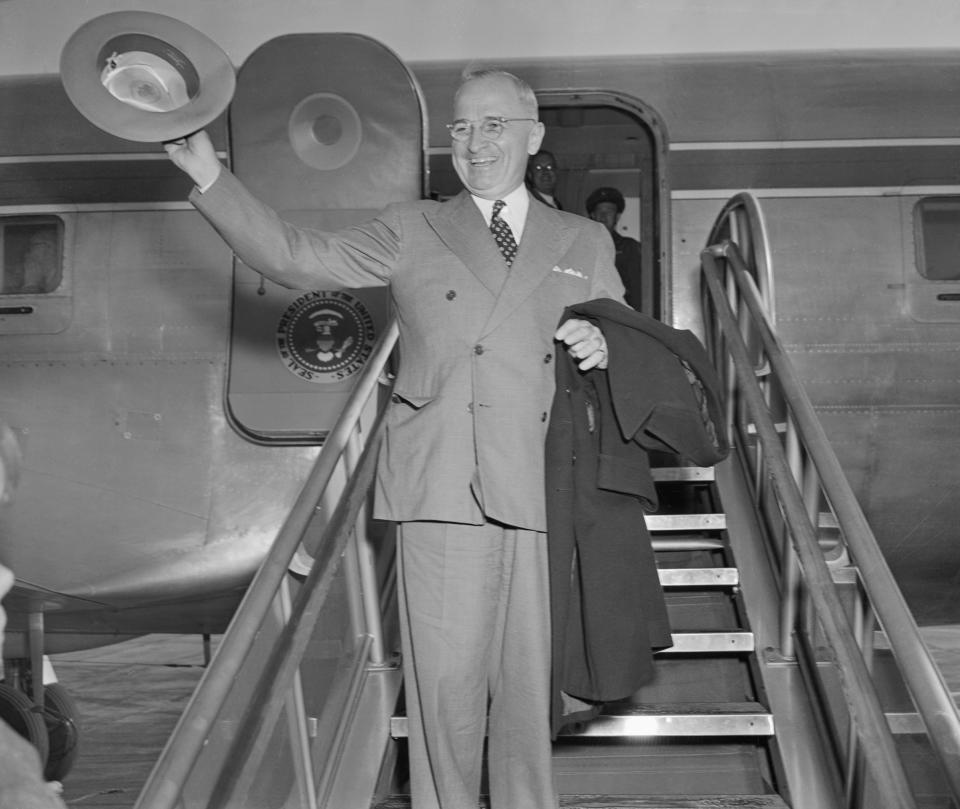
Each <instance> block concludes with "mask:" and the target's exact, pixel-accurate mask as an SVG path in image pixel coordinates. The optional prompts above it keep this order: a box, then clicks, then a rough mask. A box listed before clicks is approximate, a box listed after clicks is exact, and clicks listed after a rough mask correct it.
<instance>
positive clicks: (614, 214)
mask: <svg viewBox="0 0 960 809" xmlns="http://www.w3.org/2000/svg"><path fill="white" fill-rule="evenodd" d="M590 218H591V219H592V220H593V221H594V222H601V223H602V224H604V225H606V226H607V230H609V231H610V232H611V233H612V232H613V229H614V228H615V227H616V226H617V220H619V219H620V211H618V210H617V203H615V202H598V203H597V204H596V205H594V206H593V210H592V211H591V212H590Z"/></svg>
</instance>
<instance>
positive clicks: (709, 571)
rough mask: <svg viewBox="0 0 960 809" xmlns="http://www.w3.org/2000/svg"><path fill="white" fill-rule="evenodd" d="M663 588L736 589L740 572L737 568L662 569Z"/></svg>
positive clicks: (661, 582) (660, 571) (661, 580)
mask: <svg viewBox="0 0 960 809" xmlns="http://www.w3.org/2000/svg"><path fill="white" fill-rule="evenodd" d="M658 572H659V574H660V584H661V585H662V586H663V587H736V586H737V585H738V584H740V571H739V570H737V568H735V567H662V568H660V569H659V571H658Z"/></svg>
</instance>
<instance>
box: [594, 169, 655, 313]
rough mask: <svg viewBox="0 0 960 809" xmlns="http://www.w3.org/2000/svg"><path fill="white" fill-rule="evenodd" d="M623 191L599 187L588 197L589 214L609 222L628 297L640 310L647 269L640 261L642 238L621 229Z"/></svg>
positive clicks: (606, 223) (604, 222)
mask: <svg viewBox="0 0 960 809" xmlns="http://www.w3.org/2000/svg"><path fill="white" fill-rule="evenodd" d="M624 205H625V203H624V199H623V194H621V193H620V191H618V190H617V189H616V188H610V187H609V186H607V187H603V188H598V189H596V190H595V191H593V192H592V193H591V194H590V196H589V197H587V216H589V217H590V218H591V219H593V220H594V221H595V222H600V223H601V224H603V225H604V226H606V228H607V230H609V231H610V235H611V236H612V237H613V246H614V249H615V250H616V254H617V256H616V263H617V272H619V273H620V280H621V281H623V285H624V287H626V290H627V294H626V296H625V297H626V301H627V303H628V304H629V305H630V306H632V307H633V308H634V309H636V310H637V311H640V309H641V304H642V302H643V271H642V268H641V262H640V242H638V241H637V240H636V239H631V238H630V237H629V236H624V235H623V234H622V233H620V232H619V231H618V230H617V223H618V222H619V221H620V217H621V216H622V215H623V209H624Z"/></svg>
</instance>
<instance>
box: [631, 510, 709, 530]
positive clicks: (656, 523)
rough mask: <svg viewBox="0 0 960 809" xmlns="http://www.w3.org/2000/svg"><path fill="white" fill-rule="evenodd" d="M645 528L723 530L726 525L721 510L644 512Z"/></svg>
mask: <svg viewBox="0 0 960 809" xmlns="http://www.w3.org/2000/svg"><path fill="white" fill-rule="evenodd" d="M644 521H645V522H646V523H647V530H648V531H651V532H655V531H723V530H724V529H726V527H727V515H726V514H724V513H723V512H714V513H708V514H645V515H644Z"/></svg>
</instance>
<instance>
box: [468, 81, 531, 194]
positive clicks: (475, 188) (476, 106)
mask: <svg viewBox="0 0 960 809" xmlns="http://www.w3.org/2000/svg"><path fill="white" fill-rule="evenodd" d="M501 116H502V117H504V118H530V117H532V115H531V112H530V110H529V109H528V108H526V107H525V106H524V105H523V104H522V103H521V101H520V99H519V98H518V97H517V91H516V88H515V87H514V85H513V82H512V81H510V79H508V78H506V77H504V76H486V77H484V78H480V79H473V80H472V81H468V82H467V83H466V84H464V85H463V86H462V87H461V88H460V91H459V92H458V93H457V97H456V100H455V101H454V105H453V119H454V120H455V121H458V120H464V121H470V122H471V123H473V125H474V126H473V131H472V132H471V133H470V137H469V138H468V139H467V140H464V141H458V140H455V141H453V166H454V168H455V169H456V171H457V174H458V175H459V177H460V181H461V182H462V183H463V184H464V185H465V186H466V187H467V189H468V190H469V191H470V192H471V193H473V194H476V195H477V196H478V197H483V198H484V199H503V198H504V197H505V196H506V195H507V194H509V193H510V192H511V191H513V190H514V189H515V188H517V187H519V185H520V184H521V183H522V182H523V177H524V174H525V173H526V170H527V158H528V155H531V154H536V152H537V149H539V148H540V142H541V141H542V140H543V124H541V123H540V122H539V121H538V122H536V123H534V122H533V121H510V122H509V123H507V124H504V128H503V134H502V135H501V136H500V137H499V138H498V139H497V140H488V139H487V138H485V137H484V136H483V135H481V134H480V126H479V125H480V123H481V122H482V121H483V119H484V118H497V117H501Z"/></svg>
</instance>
